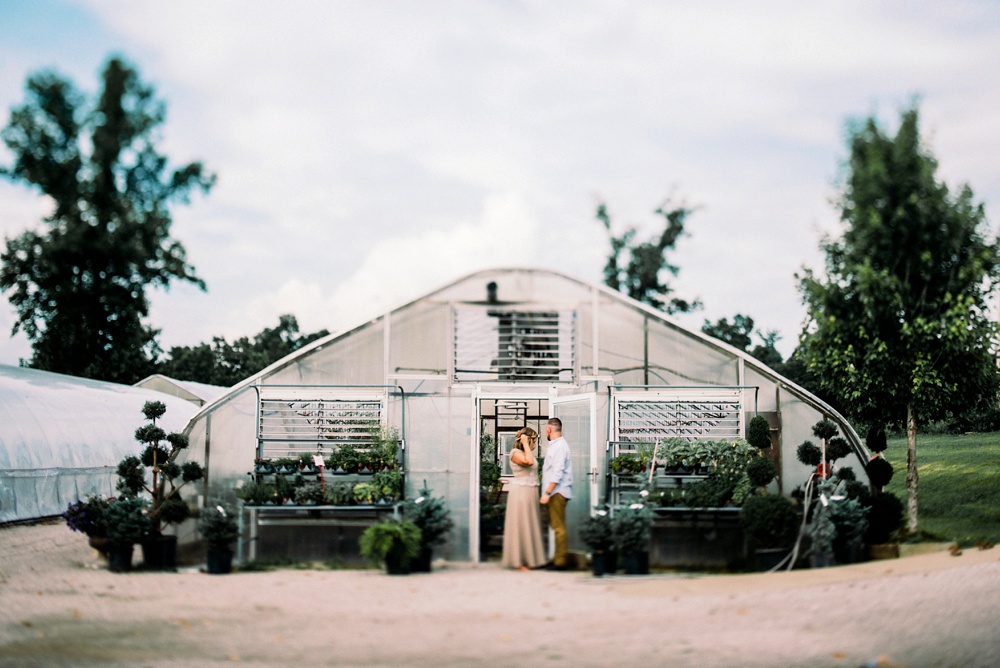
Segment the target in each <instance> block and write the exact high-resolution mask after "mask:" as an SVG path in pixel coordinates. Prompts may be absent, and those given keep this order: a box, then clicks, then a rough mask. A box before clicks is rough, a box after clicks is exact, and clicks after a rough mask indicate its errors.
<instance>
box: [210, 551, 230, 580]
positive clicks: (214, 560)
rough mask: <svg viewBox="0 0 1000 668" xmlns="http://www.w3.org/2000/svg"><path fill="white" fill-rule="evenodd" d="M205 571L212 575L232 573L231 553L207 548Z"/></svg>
mask: <svg viewBox="0 0 1000 668" xmlns="http://www.w3.org/2000/svg"><path fill="white" fill-rule="evenodd" d="M205 571H206V572H208V573H211V574H212V575H223V574H225V573H232V572H233V551H232V550H229V549H221V550H220V549H213V548H209V549H208V550H206V551H205Z"/></svg>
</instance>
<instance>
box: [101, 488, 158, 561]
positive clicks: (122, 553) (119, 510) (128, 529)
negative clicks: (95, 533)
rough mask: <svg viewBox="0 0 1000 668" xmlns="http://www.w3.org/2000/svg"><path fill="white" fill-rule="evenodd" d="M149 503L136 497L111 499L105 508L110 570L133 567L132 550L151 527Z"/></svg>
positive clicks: (147, 533)
mask: <svg viewBox="0 0 1000 668" xmlns="http://www.w3.org/2000/svg"><path fill="white" fill-rule="evenodd" d="M148 508H149V503H148V502H147V501H146V500H145V499H140V498H138V497H134V496H121V497H118V498H116V499H112V500H111V502H110V503H109V504H108V507H107V508H106V509H105V511H104V522H105V527H106V530H107V534H108V569H109V570H111V571H114V572H116V573H123V572H127V571H130V570H132V551H133V547H134V546H135V544H136V543H139V542H141V541H142V540H143V539H145V538H146V537H147V536H148V535H149V532H150V529H151V528H152V522H151V520H150V518H149V515H148V514H147V510H148Z"/></svg>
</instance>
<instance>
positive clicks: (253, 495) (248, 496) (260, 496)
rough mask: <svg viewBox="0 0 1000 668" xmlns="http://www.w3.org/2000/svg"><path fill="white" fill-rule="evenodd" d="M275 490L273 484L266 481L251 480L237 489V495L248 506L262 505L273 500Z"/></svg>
mask: <svg viewBox="0 0 1000 668" xmlns="http://www.w3.org/2000/svg"><path fill="white" fill-rule="evenodd" d="M276 492H277V490H276V488H275V486H274V485H272V484H271V483H268V482H256V481H251V482H249V483H247V484H246V485H244V486H243V487H242V488H240V489H239V490H237V492H236V493H237V496H239V497H240V498H241V499H243V503H245V504H246V505H248V506H263V505H264V504H265V503H272V502H273V501H274V496H275V493H276Z"/></svg>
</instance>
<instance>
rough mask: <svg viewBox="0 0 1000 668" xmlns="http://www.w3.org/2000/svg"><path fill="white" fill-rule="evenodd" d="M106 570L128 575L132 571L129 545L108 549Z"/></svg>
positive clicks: (130, 547) (114, 546)
mask: <svg viewBox="0 0 1000 668" xmlns="http://www.w3.org/2000/svg"><path fill="white" fill-rule="evenodd" d="M108 570H109V571H111V572H113V573H128V572H129V571H131V570H132V546H131V545H111V546H109V547H108Z"/></svg>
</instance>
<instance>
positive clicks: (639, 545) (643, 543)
mask: <svg viewBox="0 0 1000 668" xmlns="http://www.w3.org/2000/svg"><path fill="white" fill-rule="evenodd" d="M639 494H640V495H642V496H643V497H645V496H646V491H645V490H643V491H642V492H640V493H639ZM613 527H614V538H615V545H617V546H618V550H619V552H620V553H621V555H622V566H623V569H624V571H625V574H626V575H645V574H646V573H649V545H650V543H651V542H652V539H653V512H652V511H651V510H650V509H649V508H648V507H647V506H646V504H644V503H633V504H631V505H629V506H625V507H623V508H621V509H620V510H618V511H617V512H616V514H615V517H614V521H613Z"/></svg>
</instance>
